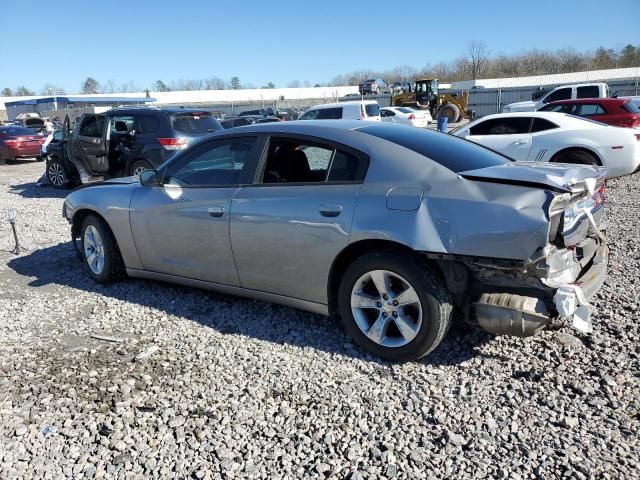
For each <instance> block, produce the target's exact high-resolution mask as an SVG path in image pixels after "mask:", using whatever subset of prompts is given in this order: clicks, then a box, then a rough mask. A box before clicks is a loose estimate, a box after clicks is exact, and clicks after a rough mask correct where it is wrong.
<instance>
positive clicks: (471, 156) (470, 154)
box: [358, 124, 511, 173]
mask: <svg viewBox="0 0 640 480" xmlns="http://www.w3.org/2000/svg"><path fill="white" fill-rule="evenodd" d="M358 131H359V132H363V133H368V134H369V135H373V136H374V137H379V138H383V139H385V140H388V141H390V142H393V143H395V144H397V145H400V146H402V147H405V148H408V149H409V150H413V151H414V152H416V153H419V154H420V155H424V156H425V157H428V158H430V159H431V160H433V161H434V162H437V163H439V164H440V165H442V166H443V167H445V168H448V169H449V170H451V171H453V172H455V173H460V172H465V171H467V170H477V169H479V168H486V167H493V166H495V165H504V164H507V163H510V161H511V160H510V159H508V158H507V157H505V156H503V155H501V154H499V153H497V152H494V151H493V150H489V149H488V148H484V147H482V146H480V145H477V144H475V143H472V142H469V141H467V140H464V139H462V138H458V137H454V136H452V135H447V134H446V133H440V132H434V131H429V130H422V129H419V128H414V127H401V126H398V125H389V124H386V125H385V124H382V125H375V126H370V127H364V128H360V129H358Z"/></svg>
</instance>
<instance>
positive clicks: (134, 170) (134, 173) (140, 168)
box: [133, 166, 147, 177]
mask: <svg viewBox="0 0 640 480" xmlns="http://www.w3.org/2000/svg"><path fill="white" fill-rule="evenodd" d="M145 170H147V167H143V166H139V167H136V168H134V169H133V175H134V176H136V177H137V176H138V175H140V174H141V173H142V172H144V171H145Z"/></svg>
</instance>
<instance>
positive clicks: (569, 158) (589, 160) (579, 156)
mask: <svg viewBox="0 0 640 480" xmlns="http://www.w3.org/2000/svg"><path fill="white" fill-rule="evenodd" d="M551 161H552V162H557V163H574V164H578V165H593V166H598V165H600V162H598V159H597V158H596V157H595V156H594V155H593V154H591V153H589V152H586V151H584V150H565V151H564V152H560V153H559V154H558V155H557V156H555V157H554V158H553V160H551Z"/></svg>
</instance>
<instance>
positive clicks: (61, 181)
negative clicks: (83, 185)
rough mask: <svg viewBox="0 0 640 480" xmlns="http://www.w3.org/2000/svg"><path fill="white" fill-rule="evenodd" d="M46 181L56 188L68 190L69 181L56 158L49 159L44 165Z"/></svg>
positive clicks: (61, 164)
mask: <svg viewBox="0 0 640 480" xmlns="http://www.w3.org/2000/svg"><path fill="white" fill-rule="evenodd" d="M46 171H47V179H48V180H49V183H50V184H51V185H53V186H54V187H56V188H69V186H70V185H71V179H70V178H69V174H68V173H67V170H66V169H65V168H64V164H63V163H62V162H61V161H60V159H59V158H58V157H49V158H48V159H47V165H46Z"/></svg>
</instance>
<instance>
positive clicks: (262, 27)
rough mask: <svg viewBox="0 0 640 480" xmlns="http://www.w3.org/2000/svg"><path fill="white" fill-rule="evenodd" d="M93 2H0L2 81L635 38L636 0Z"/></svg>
mask: <svg viewBox="0 0 640 480" xmlns="http://www.w3.org/2000/svg"><path fill="white" fill-rule="evenodd" d="M98 3H102V2H98ZM95 4H96V3H95V2H87V1H86V0H85V1H79V0H66V1H65V0H62V1H60V2H53V3H52V2H41V1H35V0H20V1H7V2H2V5H1V6H0V32H1V38H2V41H3V42H4V41H6V40H9V39H11V40H10V43H9V44H8V45H5V47H4V48H3V49H2V56H1V58H2V60H1V64H2V67H1V69H0V88H4V87H10V88H15V87H16V86H17V85H26V86H27V87H29V88H31V89H32V90H36V91H38V90H40V88H41V87H42V86H43V85H44V84H45V83H48V82H51V83H53V84H55V85H58V86H60V87H62V88H64V89H65V90H66V91H67V92H68V93H71V92H76V91H78V90H79V88H80V84H81V82H82V81H83V80H84V79H85V78H86V77H88V76H92V77H94V78H96V79H97V80H98V81H100V82H102V83H106V82H107V81H109V80H113V81H114V82H115V84H116V85H120V84H123V83H127V82H129V81H133V82H134V83H135V84H137V85H139V86H141V87H143V88H145V87H151V86H152V84H153V83H154V82H155V80H158V79H162V80H164V81H165V82H167V83H168V82H170V81H171V80H178V79H181V78H184V79H192V78H205V77H211V76H217V77H220V78H223V79H225V80H228V79H229V78H230V77H232V76H234V75H237V76H238V77H239V78H240V80H241V82H242V83H252V84H254V85H255V86H260V85H263V84H266V83H267V82H269V81H272V82H274V83H275V84H276V85H277V86H286V84H287V83H289V82H290V81H292V80H300V81H304V80H309V81H310V82H312V83H315V82H326V81H329V80H331V78H332V77H334V76H335V75H337V74H340V73H346V72H349V71H353V70H356V69H366V68H371V69H387V68H393V67H395V66H399V65H412V66H416V67H421V66H423V65H425V64H427V63H431V64H434V63H438V62H440V61H450V60H452V59H454V58H456V57H458V56H460V55H462V54H463V53H464V51H465V49H466V45H467V43H468V42H469V41H471V40H480V41H484V42H485V43H486V44H487V46H488V47H489V49H490V50H491V52H492V53H493V54H499V53H507V54H509V53H517V52H519V51H522V50H525V49H530V48H541V49H551V50H556V49H558V48H562V47H569V46H570V47H574V48H575V49H577V50H578V51H588V50H593V49H595V48H597V47H598V46H601V45H602V46H605V47H607V48H615V49H619V48H621V47H622V46H624V45H625V44H627V43H634V44H638V43H640V24H639V23H638V19H639V18H640V0H609V1H607V2H602V1H601V0H600V1H592V0H554V1H550V0H536V1H535V2H528V1H523V2H520V1H514V0H505V1H496V0H485V1H482V2H480V1H478V0H473V1H467V0H456V1H453V2H450V3H449V2H445V1H440V2H420V1H419V2H410V1H407V2H391V1H388V0H384V1H377V0H366V1H357V2H356V1H353V2H350V1H345V0H343V1H334V0H322V1H320V2H309V1H303V0H298V1H289V0H283V1H277V0H271V1H259V0H256V1H236V2H228V1H219V0H210V1H205V0H202V1H195V0H193V1H192V0H183V1H181V2H177V1H171V2H168V1H161V0H157V1H149V0H129V1H125V2H113V3H108V2H105V3H104V4H105V6H104V7H99V8H98V7H94V6H93V5H95ZM447 4H449V5H450V6H446V5H447ZM88 5H89V6H88ZM362 5H367V6H368V7H369V8H368V9H367V10H363V9H362ZM392 5H394V6H396V8H397V7H398V6H400V5H406V6H407V8H406V9H405V10H403V11H397V10H396V11H394V10H393V8H391V7H390V6H392ZM454 5H455V6H454ZM393 19H398V20H397V21H395V22H394V20H393Z"/></svg>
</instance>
